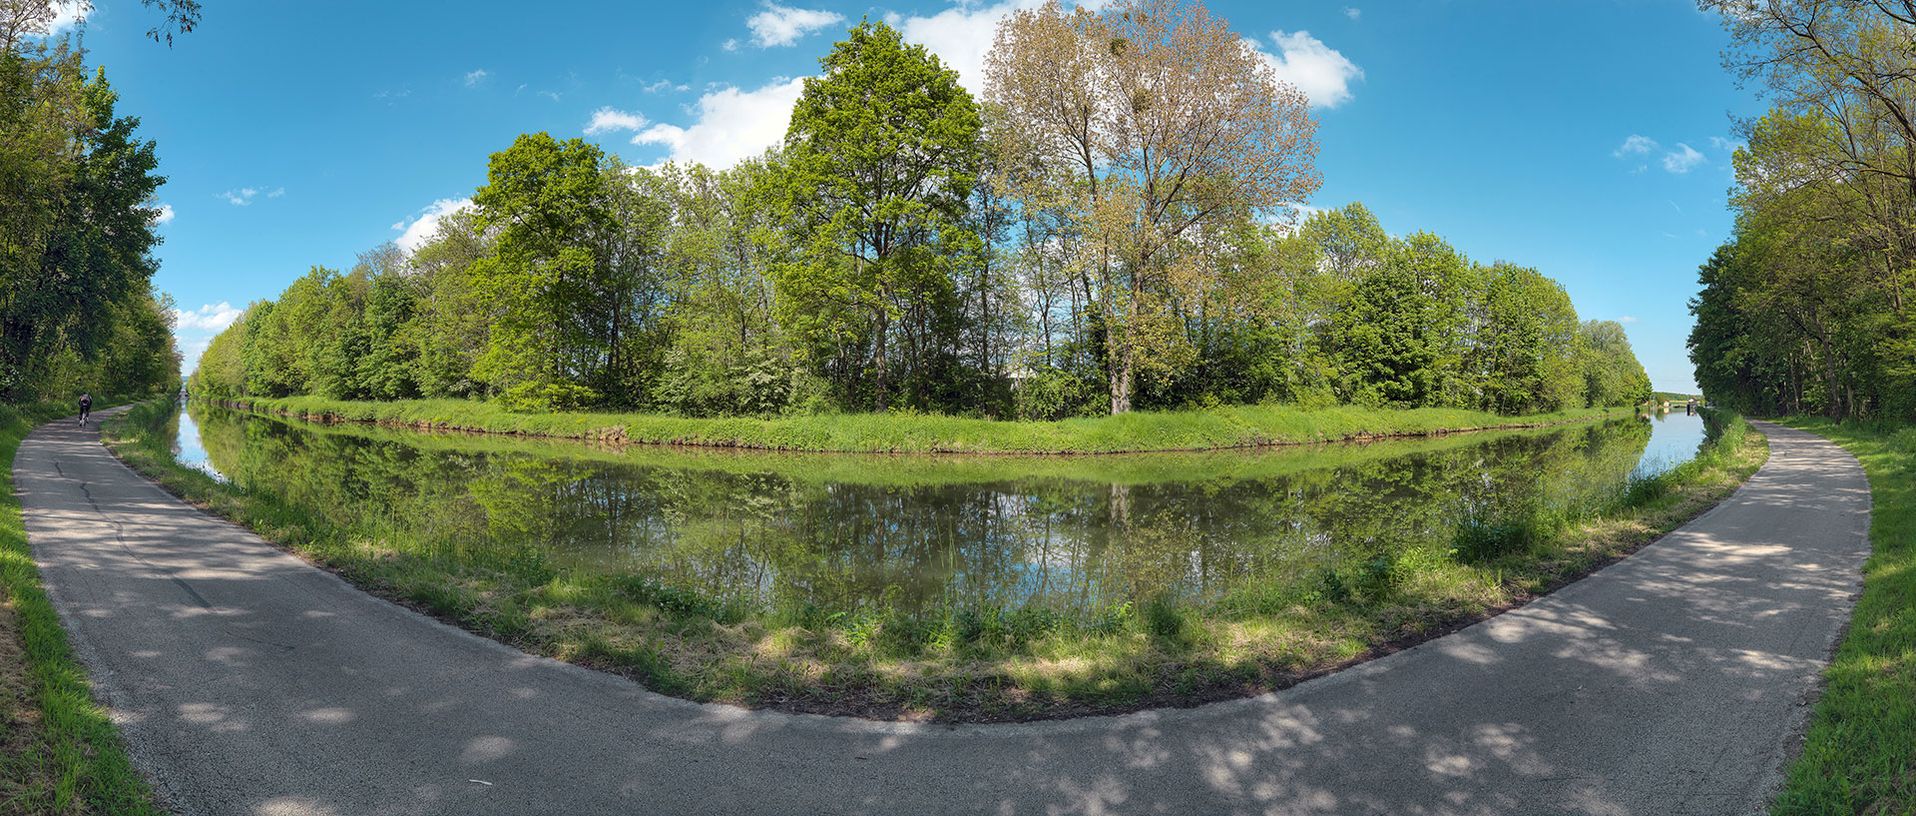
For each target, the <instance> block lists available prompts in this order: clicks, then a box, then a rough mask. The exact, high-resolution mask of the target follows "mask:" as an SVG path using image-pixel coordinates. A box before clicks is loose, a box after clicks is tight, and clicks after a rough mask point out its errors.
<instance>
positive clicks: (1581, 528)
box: [109, 406, 1767, 720]
mask: <svg viewBox="0 0 1916 816" xmlns="http://www.w3.org/2000/svg"><path fill="white" fill-rule="evenodd" d="M164 416H165V414H164V409H163V408H162V407H159V406H148V407H143V408H141V409H139V410H137V411H135V412H134V413H133V414H132V415H130V416H129V417H128V419H127V420H126V421H124V422H119V423H115V424H113V425H111V426H109V433H110V435H112V436H113V437H114V438H115V441H114V448H115V450H116V452H118V453H119V454H120V455H121V456H122V457H123V458H126V459H127V460H128V461H129V462H131V463H133V464H134V465H135V466H136V467H137V468H139V469H140V470H142V471H143V472H146V473H148V474H149V475H151V476H153V477H155V478H156V479H158V480H159V481H160V482H161V483H162V484H164V485H166V486H167V487H168V488H169V489H171V490H173V491H174V492H176V493H178V494H181V495H183V496H186V497H188V498H189V499H191V500H193V501H196V502H200V503H202V504H203V505H205V506H207V507H208V508H209V509H211V510H213V511H214V512H217V513H219V514H221V515H224V516H227V517H229V518H232V519H234V520H236V521H239V522H241V523H242V524H246V525H248V526H250V527H252V528H253V529H255V530H257V531H260V532H261V533H262V535H264V536H265V537H267V538H268V539H271V540H273V541H277V542H280V543H282V544H284V545H286V546H288V547H290V548H291V549H293V550H295V551H296V552H299V553H300V554H302V555H304V556H305V557H307V558H309V559H312V560H314V561H316V562H319V563H322V564H325V565H327V566H329V567H332V568H334V569H337V570H339V571H340V572H341V573H343V574H344V575H346V576H347V577H348V578H350V579H351V580H353V581H355V582H356V583H359V584H360V585H362V586H365V587H367V588H369V589H372V590H373V591H375V592H379V593H381V594H384V595H386V596H388V597H392V598H395V599H396V600H399V601H401V602H404V603H407V604H410V605H412V606H414V607H415V608H419V609H422V610H425V611H427V612H429V613H431V614H434V615H438V616H440V617H442V618H445V619H448V620H451V621H454V622H457V623H459V624H460V625H462V626H465V627H466V628H469V629H471V630H473V631H477V632H480V633H483V634H487V635H490V636H493V637H496V638H499V639H501V640H503V641H506V642H509V643H512V644H514V645H517V646H519V647H521V648H524V649H526V650H528V651H532V652H537V653H541V654H546V655H550V656H554V657H558V658H561V659H566V660H571V661H574V662H578V663H581V664H584V665H588V666H593V667H596V668H601V669H605V670H608V671H613V672H617V673H621V674H624V675H627V676H630V677H633V678H634V679H637V680H639V681H641V682H643V683H645V684H646V685H648V686H650V687H652V688H654V689H655V690H659V691H662V692H665V693H670V694H677V695H681V696H686V697H691V698H694V699H700V700H716V701H725V702H734V703H740V704H745V705H762V706H776V707H780V708H784V709H789V710H802V711H822V712H834V713H859V714H866V715H873V716H883V717H899V718H913V719H945V720H995V719H1022V718H1031V717H1054V716H1069V715H1072V714H1079V713H1092V712H1112V711H1122V710H1130V709H1136V708H1141V707H1148V706H1152V705H1175V704H1189V703H1193V702H1198V701H1203V700H1209V699H1221V698H1225V697H1231V696H1241V695H1244V694H1249V693H1255V692H1258V691H1261V690H1266V689H1271V688H1277V687H1282V686H1284V685H1288V684H1291V683H1294V682H1296V681H1297V680H1299V679H1301V678H1305V677H1309V676H1312V675H1315V674H1319V673H1322V672H1324V671H1328V670H1331V669H1334V668H1336V667H1339V666H1342V665H1346V664H1348V663H1350V662H1352V661H1355V660H1358V659H1362V658H1363V657H1365V656H1367V655H1370V654H1374V653H1375V652H1376V651H1378V650H1380V649H1384V648H1388V647H1390V646H1392V645H1393V644H1401V643H1403V642H1408V641H1414V640H1418V639H1422V638H1427V637H1430V636H1432V635H1434V634H1439V633H1442V632H1445V631H1450V630H1451V629H1454V628H1455V627H1457V626H1460V625H1462V624H1465V623H1467V622H1469V621H1472V620H1477V619H1481V618H1482V617H1484V616H1485V615H1488V614H1491V613H1494V612H1495V611H1497V610H1500V609H1503V608H1507V607H1508V606H1510V605H1512V604H1515V603H1520V602H1522V601H1523V600H1525V599H1527V598H1529V597H1531V596H1533V595H1535V594H1537V593H1540V592H1544V591H1547V590H1549V589H1551V588H1553V587H1555V586H1557V585H1560V584H1561V583H1563V582H1565V581H1567V580H1571V579H1573V578H1575V577H1577V576H1580V575H1583V574H1585V573H1587V572H1588V571H1589V570H1591V569H1593V568H1595V567H1598V566H1601V565H1602V564H1604V563H1608V562H1609V561H1610V560H1613V559H1615V558H1617V557H1620V556H1621V555H1624V554H1627V553H1628V552H1630V551H1631V550H1633V549H1634V548H1635V547H1637V546H1640V545H1641V544H1643V543H1645V542H1647V541H1649V540H1652V539H1653V538H1654V537H1655V536H1656V535H1658V534H1660V533H1661V532H1663V531H1667V530H1669V529H1671V528H1673V527H1675V526H1677V525H1678V524H1680V523H1682V522H1683V521H1685V520H1687V519H1689V518H1692V517H1694V516H1695V515H1697V514H1698V513H1700V512H1702V511H1703V510H1704V509H1707V508H1708V507H1709V506H1711V505H1713V504H1714V503H1715V502H1716V501H1718V500H1720V499H1721V498H1722V497H1723V496H1726V495H1728V493H1729V492H1730V491H1731V490H1733V489H1734V488H1735V486H1736V485H1738V484H1740V483H1741V482H1742V480H1743V479H1744V478H1745V477H1747V475H1748V474H1749V473H1751V472H1753V471H1754V470H1755V469H1756V467H1757V466H1758V465H1760V463H1761V462H1762V461H1763V459H1764V458H1765V456H1766V451H1767V448H1766V445H1765V443H1764V440H1763V439H1762V437H1761V436H1760V435H1757V434H1754V433H1749V432H1747V426H1744V425H1743V424H1742V423H1741V422H1740V420H1733V421H1731V422H1730V423H1729V424H1728V425H1727V430H1726V431H1725V432H1724V433H1723V434H1722V436H1721V437H1719V439H1718V440H1717V441H1716V442H1715V443H1714V445H1713V446H1711V447H1710V448H1709V449H1707V450H1706V451H1705V452H1704V453H1703V454H1702V455H1700V456H1699V457H1698V459H1697V460H1696V461H1694V462H1693V463H1690V464H1686V465H1684V466H1682V467H1679V468H1677V469H1676V470H1675V471H1673V472H1672V473H1673V474H1674V475H1666V476H1662V477H1657V478H1658V479H1659V480H1660V484H1661V487H1659V488H1658V489H1656V490H1644V489H1635V490H1631V489H1628V487H1627V486H1626V485H1625V484H1618V485H1616V486H1615V488H1614V490H1612V491H1611V492H1609V493H1602V491H1598V493H1600V494H1601V496H1598V495H1597V494H1593V497H1594V498H1590V499H1588V500H1587V501H1585V502H1584V503H1582V504H1578V505H1576V506H1574V507H1570V508H1552V509H1550V510H1548V511H1547V517H1546V516H1538V517H1537V518H1541V519H1543V520H1541V521H1538V520H1536V519H1532V518H1531V517H1530V516H1522V517H1520V518H1516V519H1514V520H1513V519H1509V518H1498V519H1491V520H1489V521H1488V522H1487V523H1490V524H1492V525H1513V524H1514V525H1517V526H1523V527H1524V529H1525V530H1526V532H1525V533H1524V538H1523V541H1522V542H1521V544H1522V546H1490V547H1486V548H1484V549H1483V551H1475V552H1464V551H1463V550H1464V549H1465V547H1464V546H1462V545H1463V543H1464V542H1463V541H1461V537H1462V535H1463V534H1461V533H1460V541H1458V542H1453V543H1452V544H1451V545H1449V546H1446V545H1443V544H1437V545H1431V546H1424V547H1408V548H1404V549H1401V550H1392V549H1389V548H1386V551H1387V553H1388V554H1386V555H1379V556H1376V557H1373V558H1371V559H1370V560H1368V561H1361V562H1358V563H1355V564H1341V563H1340V564H1331V565H1326V566H1324V567H1321V568H1317V569H1316V571H1313V572H1310V573H1308V574H1304V575H1299V576H1288V575H1287V576H1284V577H1283V578H1282V579H1281V580H1278V581H1276V582H1275V583H1252V584H1250V585H1243V586H1239V587H1236V588H1234V589H1232V590H1231V591H1229V592H1228V593H1226V594H1225V595H1224V596H1223V597H1221V598H1219V599H1217V600H1215V601H1213V602H1209V603H1203V604H1196V603H1192V604H1184V603H1178V602H1174V601H1172V600H1171V599H1168V598H1145V599H1140V600H1136V601H1133V602H1130V603H1121V604H1117V605H1114V606H1111V607H1109V608H1106V609H1104V610H1103V611H1102V612H1099V611H1097V610H1092V611H1090V612H1088V613H1085V614H1082V615H1078V614H1073V615H1065V614H1061V613H1059V612H1057V611H1054V610H1050V609H1046V608H995V607H988V608H974V607H970V606H963V605H957V604H956V602H954V603H952V604H947V605H938V606H933V607H932V608H930V609H906V608H902V607H900V608H894V607H893V606H891V605H890V604H888V603H885V602H884V601H882V600H880V601H878V602H876V603H873V604H871V605H869V606H866V607H860V608H856V609H850V610H845V611H841V612H835V613H830V614H827V613H826V612H825V611H823V610H816V609H770V610H750V609H740V608H735V607H731V606H728V605H726V604H723V603H720V602H718V601H716V600H714V599H711V598H707V597H704V596H701V595H699V594H697V593H695V592H690V591H687V590H683V589H678V588H674V587H671V586H668V585H664V584H659V583H656V582H653V581H650V580H648V579H645V578H642V577H637V576H631V575H609V574H602V573H596V572H590V571H555V570H552V569H550V568H548V567H545V566H544V565H543V562H542V561H540V560H539V559H536V558H526V557H522V555H523V554H518V553H515V552H514V551H509V550H508V551H498V552H494V551H490V550H486V549H485V548H479V547H474V548H465V549H461V551H460V552H457V553H447V552H445V551H444V548H443V546H439V545H432V544H429V543H427V542H425V541H423V540H413V539H410V538H407V537H406V534H404V533H398V532H390V531H385V530H379V531H372V532H369V531H367V530H365V529H358V528H350V529H349V528H344V527H341V526H338V523H336V522H334V521H332V520H329V519H327V518H324V517H322V516H321V514H318V513H316V512H314V511H312V510H309V509H306V508H304V507H301V506H299V505H298V504H296V503H294V502H291V501H289V500H288V499H286V498H285V497H283V496H280V495H277V494H275V493H273V492H271V490H268V489H260V490H256V491H255V490H248V489H244V488H239V487H235V486H233V485H229V484H224V483H221V482H218V481H215V480H214V479H212V478H209V477H208V476H206V475H205V474H203V473H201V472H200V471H198V470H194V469H192V468H188V467H185V466H181V465H179V464H178V463H176V462H174V461H173V460H172V458H171V454H170V448H169V440H168V439H167V438H166V437H165V434H164V433H163V432H162V431H161V428H162V427H163V424H164ZM1444 442H1445V440H1433V441H1429V442H1425V441H1419V442H1415V443H1411V444H1412V445H1413V446H1423V445H1427V444H1443V443H1444ZM432 444H455V443H454V442H434V443H432ZM459 444H463V443H459ZM1360 453H1361V452H1360ZM1326 455H1328V454H1326ZM1263 458H1265V459H1274V458H1275V457H1263ZM910 462H911V458H910V457H900V461H899V462H898V464H897V466H898V467H910V466H911V465H910ZM1016 464H1017V465H1019V466H1022V465H1027V464H1035V462H1033V461H1020V462H1018V463H1016ZM1092 464H1093V465H1094V466H1095V465H1099V464H1102V458H1100V461H1098V462H1093V463H1092ZM716 466H720V467H722V466H723V464H722V463H721V464H719V465H716ZM1012 466H1013V464H1012V463H1008V462H1006V461H1004V460H995V464H993V465H991V466H990V467H992V468H996V469H997V472H999V473H1000V474H1001V475H1002V472H1003V469H1005V468H1008V467H1012ZM1126 467H1127V468H1130V470H1128V471H1127V472H1128V473H1130V475H1132V476H1136V477H1140V478H1146V477H1149V478H1156V477H1159V476H1163V475H1165V473H1166V472H1164V471H1159V470H1156V469H1154V468H1152V467H1151V466H1148V465H1145V464H1143V463H1142V462H1141V461H1140V462H1139V463H1138V464H1136V465H1127V466H1126ZM1173 470H1174V471H1175V470H1176V468H1173ZM974 476H976V477H979V478H982V477H983V472H982V471H981V472H980V473H978V474H970V473H969V472H968V471H967V475H966V476H965V477H964V478H973V477H974ZM1523 512H1530V511H1528V510H1526V511H1523ZM1535 512H1537V513H1545V512H1546V511H1542V510H1538V511H1535ZM1525 525H1529V526H1525ZM1506 543H1507V542H1506Z"/></svg>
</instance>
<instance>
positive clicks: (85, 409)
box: [80, 391, 93, 428]
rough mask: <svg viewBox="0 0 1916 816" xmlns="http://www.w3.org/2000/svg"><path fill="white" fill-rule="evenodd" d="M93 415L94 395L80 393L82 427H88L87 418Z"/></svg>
mask: <svg viewBox="0 0 1916 816" xmlns="http://www.w3.org/2000/svg"><path fill="white" fill-rule="evenodd" d="M92 413H93V395H92V394H88V393H86V392H85V391H82V392H80V427H82V428H84V427H86V418H87V416H88V415H89V414H92Z"/></svg>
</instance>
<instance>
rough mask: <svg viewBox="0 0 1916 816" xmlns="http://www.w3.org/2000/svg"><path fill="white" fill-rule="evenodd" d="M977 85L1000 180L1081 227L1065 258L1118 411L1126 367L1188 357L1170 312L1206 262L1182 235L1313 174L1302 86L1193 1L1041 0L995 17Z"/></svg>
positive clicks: (1194, 238) (1130, 372) (1310, 187)
mask: <svg viewBox="0 0 1916 816" xmlns="http://www.w3.org/2000/svg"><path fill="white" fill-rule="evenodd" d="M986 97H987V100H988V101H989V102H990V103H991V105H992V107H993V110H994V111H995V112H996V113H997V115H996V116H995V117H994V119H993V138H994V139H995V141H996V142H997V144H998V146H999V150H1000V152H1001V155H1003V156H1004V157H1005V161H1006V164H1007V167H1008V168H1009V173H1008V175H1007V181H1008V183H1009V186H1010V188H1011V190H1012V192H1013V195H1014V196H1015V197H1017V198H1018V199H1019V200H1020V201H1021V202H1023V203H1024V205H1025V206H1028V207H1035V208H1061V209H1063V210H1064V211H1065V212H1067V213H1068V215H1069V217H1070V218H1071V219H1073V220H1074V221H1076V222H1077V223H1078V224H1079V225H1080V226H1079V228H1080V229H1081V230H1083V231H1084V232H1085V233H1086V234H1087V235H1089V236H1090V237H1091V240H1089V241H1087V242H1086V243H1085V244H1084V245H1083V246H1082V247H1081V248H1080V252H1079V257H1077V258H1075V259H1074V264H1075V265H1076V266H1077V267H1078V269H1079V275H1080V282H1081V284H1082V286H1083V288H1084V289H1085V290H1086V291H1087V293H1088V295H1087V299H1089V300H1091V301H1092V305H1093V307H1094V309H1095V312H1096V318H1097V320H1098V321H1099V329H1100V330H1101V332H1102V338H1103V349H1102V352H1103V359H1104V365H1105V368H1106V371H1107V375H1108V377H1107V379H1108V383H1109V388H1108V391H1109V396H1110V408H1111V411H1112V412H1113V413H1122V412H1125V411H1128V410H1130V409H1131V403H1132V395H1133V392H1134V391H1135V388H1136V383H1137V377H1138V374H1139V371H1140V368H1141V367H1145V368H1149V367H1155V366H1160V365H1164V364H1167V363H1171V362H1174V361H1177V360H1181V359H1186V358H1187V357H1188V355H1186V354H1182V353H1180V348H1179V347H1178V346H1179V342H1178V341H1179V339H1180V337H1179V335H1178V333H1177V332H1175V331H1173V330H1172V328H1173V327H1172V326H1171V325H1170V324H1169V321H1170V319H1171V308H1170V307H1171V304H1172V303H1173V302H1174V301H1175V300H1176V298H1177V297H1178V296H1179V294H1180V293H1181V291H1183V290H1185V289H1186V288H1187V287H1188V286H1189V285H1190V284H1192V283H1193V282H1194V279H1193V278H1194V276H1201V275H1203V274H1204V273H1205V272H1206V270H1205V269H1203V268H1202V267H1201V266H1194V265H1191V264H1187V263H1185V261H1186V260H1188V257H1189V255H1191V254H1192V250H1193V247H1192V246H1191V245H1192V244H1194V243H1201V242H1203V241H1205V240H1207V239H1206V236H1207V235H1215V234H1217V233H1219V232H1221V231H1222V230H1223V229H1224V228H1225V227H1226V226H1227V225H1229V224H1231V223H1234V222H1239V221H1243V220H1245V219H1247V218H1250V217H1252V216H1253V215H1254V214H1256V213H1259V212H1261V211H1267V210H1271V209H1273V208H1275V207H1278V206H1280V205H1282V204H1284V203H1286V202H1297V201H1303V200H1305V199H1306V198H1307V197H1308V196H1309V195H1310V194H1311V193H1312V192H1313V191H1315V190H1316V189H1317V186H1318V184H1319V179H1318V176H1317V172H1316V169H1315V166H1314V164H1315V157H1316V143H1315V141H1314V136H1315V133H1316V122H1315V121H1314V120H1313V119H1312V118H1311V117H1310V114H1309V111H1308V106H1307V104H1306V101H1305V98H1304V95H1303V94H1302V93H1301V92H1299V91H1298V90H1297V89H1296V88H1294V87H1291V86H1289V85H1286V84H1283V83H1281V82H1279V81H1278V80H1277V78H1276V76H1275V74H1274V73H1273V70H1272V68H1271V66H1270V65H1269V64H1268V63H1267V62H1266V61H1265V60H1264V59H1263V58H1262V57H1261V56H1260V55H1258V54H1257V53H1256V52H1255V51H1254V50H1253V49H1252V48H1251V47H1250V46H1249V45H1247V44H1246V43H1245V42H1244V40H1243V39H1242V38H1241V37H1239V36H1238V35H1236V34H1234V33H1232V32H1231V30H1230V28H1229V26H1228V25H1226V24H1225V22H1224V21H1223V20H1221V19H1218V18H1216V17H1213V16H1211V15H1210V13H1209V12H1208V11H1206V10H1205V8H1204V7H1203V6H1202V5H1199V4H1196V3H1187V2H1178V1H1177V0H1121V1H1120V2H1116V3H1112V4H1110V5H1107V6H1105V7H1104V8H1103V9H1102V10H1101V11H1100V12H1096V13H1094V12H1092V11H1090V10H1088V9H1085V8H1083V7H1078V8H1074V9H1073V10H1071V11H1068V12H1067V11H1065V10H1064V9H1063V7H1062V6H1060V5H1059V4H1058V3H1057V2H1055V0H1053V2H1048V3H1046V4H1045V5H1044V6H1041V7H1039V8H1037V9H1030V10H1023V11H1019V12H1015V13H1014V14H1012V15H1011V16H1010V17H1009V18H1008V19H1007V20H1006V21H1005V22H1004V23H1003V24H1002V25H1001V26H1000V28H999V30H998V35H997V40H996V43H995V44H994V46H993V48H992V52H991V55H990V57H989V60H988V62H987V65H986Z"/></svg>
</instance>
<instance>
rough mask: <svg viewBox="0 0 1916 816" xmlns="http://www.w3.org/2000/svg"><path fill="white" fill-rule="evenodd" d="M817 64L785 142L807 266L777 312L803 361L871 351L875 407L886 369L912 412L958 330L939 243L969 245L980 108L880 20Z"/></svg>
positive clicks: (887, 395)
mask: <svg viewBox="0 0 1916 816" xmlns="http://www.w3.org/2000/svg"><path fill="white" fill-rule="evenodd" d="M820 65H821V67H822V68H823V69H824V72H823V75H821V76H818V77H814V78H811V79H807V80H806V81H805V91H804V93H803V94H802V95H801V96H800V97H799V100H798V104H797V106H796V107H794V108H793V109H792V120H791V126H790V129H789V130H788V131H787V133H786V137H785V155H784V171H785V175H786V179H787V184H788V189H789V193H790V196H791V198H790V201H791V209H792V212H793V214H794V215H795V217H796V219H797V224H796V226H797V227H798V229H800V230H801V231H803V232H804V233H806V234H809V235H811V236H812V238H811V240H810V242H809V246H807V252H806V262H805V263H804V264H803V265H801V266H799V267H797V268H794V269H792V270H791V272H790V273H789V274H787V275H786V276H785V277H784V279H783V280H782V282H781V284H782V285H781V293H782V294H783V295H784V296H786V298H787V303H788V305H789V306H791V307H792V310H790V311H788V313H787V314H788V315H789V316H790V317H791V318H792V319H793V320H794V322H796V323H798V324H800V325H801V326H802V328H801V329H800V330H801V331H802V332H803V333H804V334H805V336H806V339H807V340H808V341H810V344H811V346H812V353H813V354H822V353H823V350H824V349H827V348H837V349H842V348H843V347H844V346H845V345H846V344H847V343H848V342H849V343H852V344H857V345H861V346H868V347H869V349H870V358H869V366H870V372H871V388H870V390H871V404H872V405H873V407H876V408H878V409H879V410H884V409H885V407H886V406H887V405H888V404H889V403H890V400H891V388H892V369H893V368H894V367H902V368H904V369H905V376H906V379H907V380H908V381H910V384H911V386H912V387H913V388H914V389H916V390H917V391H918V393H917V394H916V396H917V398H918V400H919V401H920V402H921V403H922V401H923V399H924V393H923V391H924V389H925V388H926V387H927V386H928V383H927V382H926V380H927V373H928V372H927V369H928V368H930V367H932V366H933V365H936V363H937V361H936V360H934V359H933V358H935V357H938V356H940V355H943V354H945V353H947V352H948V351H949V349H950V346H951V344H950V343H949V337H950V335H951V333H952V332H953V331H954V330H955V325H953V321H952V320H951V310H952V309H953V307H954V306H955V305H956V299H955V291H954V286H953V282H952V270H951V269H950V266H949V259H948V254H949V251H948V250H946V249H942V247H947V246H950V245H954V244H963V243H964V242H965V238H961V237H960V236H963V235H965V234H966V233H967V225H966V223H965V216H966V213H967V207H968V204H969V199H970V195H971V192H972V189H973V186H974V183H975V181H976V177H977V174H978V171H979V164H980V162H981V161H982V148H981V145H980V132H981V129H982V122H981V120H980V118H979V113H978V106H977V104H976V102H974V101H973V100H972V98H971V94H970V93H968V92H967V91H965V89H964V87H963V86H961V85H959V84H958V74H957V72H955V71H952V70H950V69H948V68H946V67H944V66H943V65H942V64H940V63H939V61H938V58H937V57H935V56H932V55H931V54H930V53H929V52H927V51H926V50H925V48H924V47H923V46H920V45H911V44H907V43H906V42H905V41H904V38H903V37H902V36H901V35H900V34H899V33H898V31H897V30H896V29H893V28H892V27H891V26H888V25H885V24H884V23H873V22H865V23H861V24H860V25H859V26H858V27H856V28H853V29H852V30H851V32H850V33H849V34H848V35H847V36H846V39H845V40H844V41H842V42H840V43H839V44H838V45H837V46H836V47H835V48H833V49H832V52H831V53H830V54H828V55H826V57H825V58H824V59H823V60H821V61H820ZM848 320H850V321H857V323H856V324H854V325H846V321H848ZM895 331H896V332H902V333H903V334H904V335H905V336H904V337H903V338H902V341H903V342H900V338H895V336H894V333H895ZM894 345H898V346H900V347H901V350H902V351H904V352H905V360H904V361H903V362H904V366H897V365H896V361H895V359H894V357H893V352H892V347H893V346H894ZM857 362H861V363H862V362H864V361H857Z"/></svg>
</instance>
